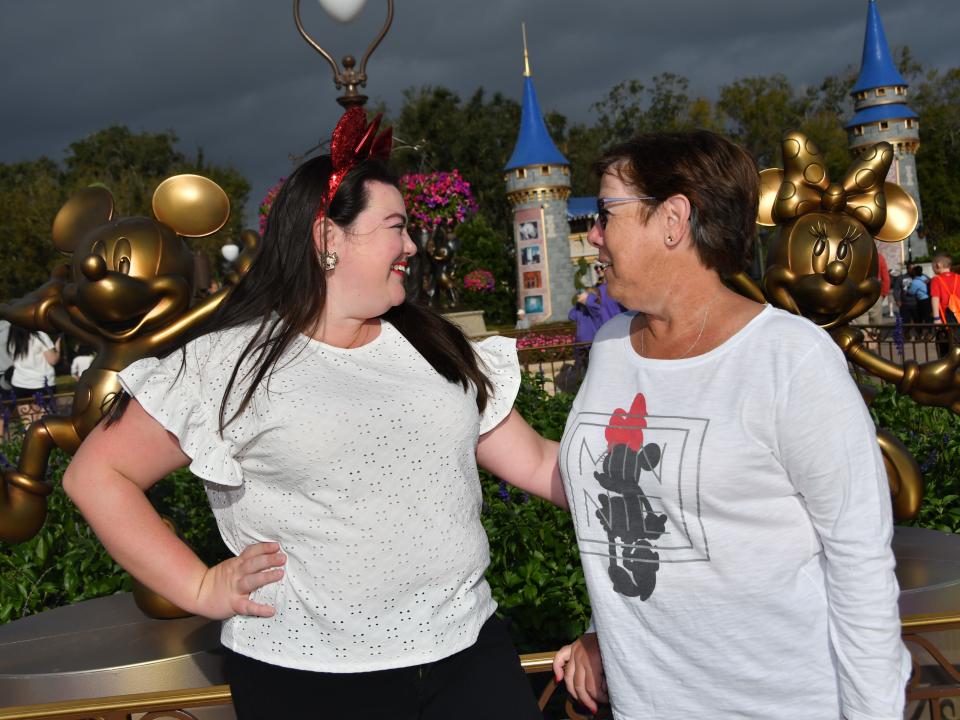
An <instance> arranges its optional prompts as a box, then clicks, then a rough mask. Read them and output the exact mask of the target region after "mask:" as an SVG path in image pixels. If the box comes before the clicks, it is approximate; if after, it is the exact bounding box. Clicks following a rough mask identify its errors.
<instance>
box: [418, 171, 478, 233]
mask: <svg viewBox="0 0 960 720" xmlns="http://www.w3.org/2000/svg"><path fill="white" fill-rule="evenodd" d="M400 190H401V191H402V192H403V201H404V202H405V203H406V205H407V213H408V214H409V215H410V222H411V224H412V225H416V226H417V227H420V228H423V229H425V230H433V229H435V228H437V227H440V226H441V225H444V226H446V227H453V226H455V225H459V224H460V223H462V222H463V221H464V220H466V219H467V218H468V217H470V216H471V215H473V214H474V213H475V212H477V201H476V200H474V198H473V193H472V192H471V190H470V183H468V182H467V181H466V180H464V179H463V178H462V177H461V176H460V172H459V171H458V170H452V171H451V172H435V173H417V174H411V175H404V176H403V177H401V178H400Z"/></svg>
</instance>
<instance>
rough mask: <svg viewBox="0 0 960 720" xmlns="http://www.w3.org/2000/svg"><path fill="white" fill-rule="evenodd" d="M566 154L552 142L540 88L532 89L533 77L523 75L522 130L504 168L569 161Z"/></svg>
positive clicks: (562, 163)
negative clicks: (543, 110)
mask: <svg viewBox="0 0 960 720" xmlns="http://www.w3.org/2000/svg"><path fill="white" fill-rule="evenodd" d="M569 164H570V163H569V162H567V159H566V158H565V157H564V156H563V154H562V153H561V152H560V151H559V150H557V146H556V145H554V144H553V139H552V138H551V137H550V133H549V132H547V125H546V123H544V122H543V113H541V112H540V105H539V103H537V91H536V90H534V89H533V78H531V77H530V76H529V75H528V76H526V77H524V78H523V106H522V109H521V112H520V134H519V136H517V144H516V145H515V146H514V148H513V155H511V156H510V160H509V161H508V162H507V166H506V167H505V168H504V169H505V170H513V169H514V168H519V167H525V166H527V165H569Z"/></svg>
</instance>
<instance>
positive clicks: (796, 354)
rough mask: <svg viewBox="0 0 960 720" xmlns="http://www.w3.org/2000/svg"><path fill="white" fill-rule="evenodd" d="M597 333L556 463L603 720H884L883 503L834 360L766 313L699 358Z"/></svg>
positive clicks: (891, 600) (875, 450) (871, 434)
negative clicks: (600, 680) (584, 591)
mask: <svg viewBox="0 0 960 720" xmlns="http://www.w3.org/2000/svg"><path fill="white" fill-rule="evenodd" d="M633 316H634V314H633V313H625V314H623V315H620V316H618V317H616V318H614V319H613V320H611V321H610V322H609V323H607V324H606V325H605V326H604V327H603V328H602V329H601V331H600V333H599V334H598V335H597V337H596V339H595V341H594V344H593V348H592V351H591V354H590V365H589V371H588V373H587V377H586V379H585V381H584V383H583V385H582V386H581V388H580V392H579V393H578V395H577V398H576V401H575V402H574V405H573V410H572V412H571V414H570V417H569V419H568V421H567V426H566V430H565V432H564V437H563V442H562V445H561V451H560V462H561V469H562V472H563V477H564V482H565V485H566V492H567V497H568V499H569V501H570V506H571V512H572V513H573V517H574V522H575V525H576V530H577V539H578V543H579V546H580V552H581V556H582V560H583V566H584V570H585V574H586V579H587V586H588V589H589V591H590V598H591V604H592V607H593V618H594V623H595V626H596V630H597V633H598V638H599V641H600V648H601V654H602V656H603V663H604V668H605V672H606V677H607V683H608V687H609V692H610V698H611V702H612V706H613V711H614V716H615V717H616V718H617V719H618V720H640V719H641V718H651V717H656V718H660V717H664V718H665V717H717V718H734V717H735V718H757V719H758V720H759V719H760V718H764V719H767V718H772V717H783V718H804V719H805V720H838V718H840V717H841V714H842V716H843V717H845V718H847V719H848V720H867V719H868V718H869V719H870V720H899V718H901V717H902V712H903V704H904V684H905V682H906V678H907V676H908V674H909V670H910V661H909V654H908V652H907V651H906V649H905V647H904V646H903V643H902V641H901V639H900V623H899V617H898V612H897V597H898V593H899V590H898V586H897V581H896V578H895V576H894V559H893V554H892V552H891V550H890V539H891V536H892V516H891V509H890V499H889V489H888V485H887V478H886V473H885V471H884V466H883V460H882V457H881V455H880V451H879V447H878V445H877V441H876V432H875V429H874V426H873V423H872V422H871V419H870V416H869V413H868V412H867V410H866V407H865V406H864V403H863V400H862V399H861V397H860V394H859V392H858V390H857V388H856V386H855V384H854V383H853V381H852V379H851V378H850V376H849V373H848V371H847V365H846V362H845V360H844V357H843V354H842V353H841V352H840V350H839V349H838V348H837V347H836V345H835V344H834V343H833V342H832V340H831V339H830V337H829V336H828V335H827V334H826V333H825V332H824V331H822V330H821V329H820V328H818V327H816V326H815V325H814V324H813V323H811V322H810V321H808V320H806V319H804V318H801V317H797V316H793V315H790V314H789V313H786V312H783V311H781V310H777V309H775V308H773V307H770V306H768V307H766V308H764V309H763V310H762V311H761V312H760V313H759V314H758V315H757V316H756V317H755V318H754V319H753V320H751V321H750V322H749V323H748V324H747V325H746V326H745V327H744V328H743V329H742V330H740V331H739V332H738V333H736V334H735V335H734V336H733V337H732V338H730V339H729V340H727V341H726V342H725V343H723V344H722V345H720V346H719V347H717V348H715V349H714V350H712V351H710V352H708V353H705V354H703V355H700V356H697V357H693V358H687V359H681V360H655V359H648V358H644V357H641V356H640V355H638V354H637V353H636V352H635V350H634V349H633V347H632V346H631V344H630V338H629V328H630V322H631V319H632V318H633Z"/></svg>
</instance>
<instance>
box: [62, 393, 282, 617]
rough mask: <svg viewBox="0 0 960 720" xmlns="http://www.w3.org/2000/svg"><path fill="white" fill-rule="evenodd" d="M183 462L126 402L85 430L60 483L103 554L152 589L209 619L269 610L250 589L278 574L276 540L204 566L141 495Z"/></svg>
mask: <svg viewBox="0 0 960 720" xmlns="http://www.w3.org/2000/svg"><path fill="white" fill-rule="evenodd" d="M189 461H190V459H189V458H188V457H187V456H186V455H185V454H184V453H183V450H181V449H180V445H179V443H178V442H177V439H176V438H175V437H174V436H173V435H172V434H170V433H168V432H167V431H166V430H165V429H164V428H163V426H162V425H160V423H158V422H157V421H156V420H154V419H153V418H152V417H150V415H148V414H147V413H146V411H145V410H144V409H143V408H142V407H141V405H140V404H139V403H138V402H137V401H136V400H131V402H130V405H129V406H128V407H127V409H126V411H125V412H124V414H123V416H122V417H121V419H120V420H119V421H118V422H117V423H115V424H114V425H111V426H110V427H109V428H107V427H104V424H103V423H101V424H100V425H99V426H97V427H96V428H95V429H94V430H93V432H91V433H90V435H89V436H87V439H86V440H85V441H84V442H83V444H82V445H81V446H80V449H79V450H78V451H77V453H76V455H75V456H74V459H73V462H71V463H70V466H69V467H68V468H67V471H66V473H64V477H63V486H64V490H66V492H67V494H68V495H69V496H70V498H71V499H72V500H73V501H74V503H76V505H77V507H78V508H79V509H80V512H82V513H83V516H84V517H85V518H86V519H87V522H89V523H90V526H91V527H92V528H93V530H94V532H96V533H97V536H98V537H99V538H100V540H101V542H102V543H103V545H104V547H105V548H106V549H107V551H108V552H109V553H110V555H111V556H113V558H114V559H115V560H116V561H117V562H118V563H120V565H122V566H123V567H124V568H126V569H127V570H128V571H129V572H130V574H132V575H133V576H134V577H136V578H137V579H138V580H140V581H141V582H142V583H143V584H144V585H146V586H147V587H149V588H150V589H151V590H153V591H155V592H157V593H159V594H161V595H163V596H164V597H166V598H167V599H168V600H170V601H171V602H173V603H175V604H176V605H178V606H180V607H181V608H183V609H184V610H187V611H189V612H192V613H195V614H198V615H203V616H205V617H209V618H214V619H224V618H228V617H230V616H232V615H235V614H246V615H259V616H264V617H268V616H270V615H272V614H273V609H272V608H270V607H269V606H267V605H260V604H257V603H254V602H252V601H251V600H250V597H249V595H250V593H251V592H253V591H254V590H255V589H257V588H259V587H262V586H263V585H266V584H268V583H270V582H275V581H276V580H279V579H280V577H281V575H282V572H283V571H282V570H280V569H279V566H280V565H282V564H283V561H284V558H283V556H282V554H281V553H280V552H279V546H278V545H276V544H275V543H260V544H257V545H252V546H249V547H248V548H246V549H245V550H244V551H243V553H242V554H241V555H240V556H239V557H235V558H230V559H228V560H225V561H224V562H222V563H220V564H219V565H216V566H214V567H213V568H208V567H207V566H206V565H205V564H204V563H203V562H202V561H201V560H200V559H199V558H198V557H197V556H196V555H195V554H194V552H193V551H192V550H191V549H190V548H189V547H187V545H186V544H185V543H184V542H183V541H181V540H180V539H179V538H178V537H177V536H176V535H175V534H174V533H173V532H171V531H170V530H169V529H168V528H167V526H166V525H165V524H164V523H163V520H162V519H161V518H160V516H159V515H158V514H157V512H156V510H154V509H153V506H152V505H151V504H150V502H149V500H147V497H146V495H145V494H144V493H145V492H146V490H147V489H149V488H150V487H151V486H152V485H154V484H155V483H156V482H157V481H158V480H160V479H161V478H162V477H163V476H164V475H166V474H167V473H169V472H171V471H172V470H175V469H176V468H179V467H183V466H184V465H186V464H187V463H188V462H189ZM271 568H273V569H271Z"/></svg>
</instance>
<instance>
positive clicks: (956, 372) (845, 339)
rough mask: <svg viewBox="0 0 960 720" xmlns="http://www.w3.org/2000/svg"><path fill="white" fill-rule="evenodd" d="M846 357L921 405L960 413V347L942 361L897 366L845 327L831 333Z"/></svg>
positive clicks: (861, 334)
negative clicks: (870, 349)
mask: <svg viewBox="0 0 960 720" xmlns="http://www.w3.org/2000/svg"><path fill="white" fill-rule="evenodd" d="M830 334H831V336H832V337H833V339H834V341H835V342H836V343H837V345H838V346H839V347H840V349H841V350H842V351H843V354H844V355H846V356H847V358H848V359H849V360H850V362H852V363H853V364H854V365H857V366H858V367H861V368H863V369H864V370H866V371H867V372H868V373H870V374H871V375H875V376H876V377H878V378H881V379H882V380H886V381H887V382H890V383H893V384H894V386H895V387H896V388H897V392H900V393H903V394H904V395H909V396H910V397H911V398H913V399H914V400H916V401H917V402H918V403H920V404H922V405H935V406H939V407H946V408H950V409H951V410H952V411H953V412H955V413H960V348H957V347H953V348H951V349H950V351H949V352H948V353H947V354H946V355H944V356H943V357H942V358H940V359H939V360H932V361H930V362H926V363H923V364H922V365H921V364H918V363H917V362H916V361H915V360H906V361H904V363H903V365H897V364H896V363H893V362H891V361H889V360H887V359H886V358H883V357H880V356H879V355H876V354H874V353H872V352H870V351H869V350H867V348H866V347H865V346H864V344H863V333H862V332H861V331H860V330H857V329H856V328H853V327H850V326H849V325H845V326H842V327H839V328H835V329H834V330H831V331H830Z"/></svg>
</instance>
